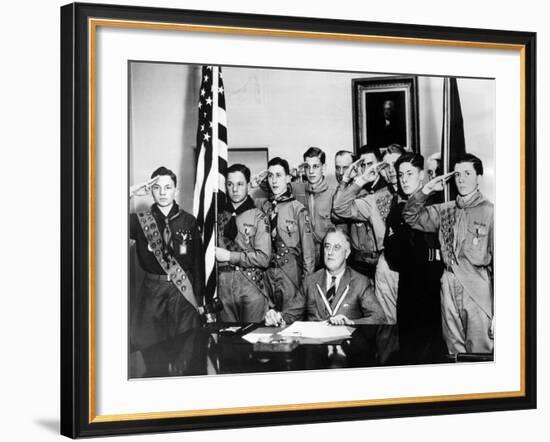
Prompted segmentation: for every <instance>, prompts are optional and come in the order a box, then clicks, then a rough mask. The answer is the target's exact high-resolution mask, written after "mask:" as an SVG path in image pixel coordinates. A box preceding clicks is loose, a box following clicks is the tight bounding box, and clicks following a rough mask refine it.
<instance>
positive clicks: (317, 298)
mask: <svg viewBox="0 0 550 442" xmlns="http://www.w3.org/2000/svg"><path fill="white" fill-rule="evenodd" d="M328 277H329V276H328V273H327V270H326V269H324V268H322V269H320V270H317V271H316V272H315V273H314V274H313V275H310V276H308V277H307V278H306V280H305V281H304V284H303V288H302V291H303V293H304V296H305V299H306V306H305V309H306V314H305V316H306V320H308V321H324V320H327V319H329V318H330V317H331V316H336V315H344V316H345V317H347V318H348V319H351V320H353V321H354V322H355V323H356V324H385V323H386V318H385V315H384V312H383V311H382V307H381V306H380V304H379V303H378V301H377V300H376V297H375V295H374V286H373V284H372V281H371V280H370V279H368V278H367V277H366V276H364V275H361V274H360V273H358V272H356V271H355V270H353V269H351V268H349V267H347V268H346V270H345V271H344V274H343V275H342V278H341V279H340V282H339V283H338V287H337V289H336V295H335V296H334V298H333V299H332V302H330V301H329V298H328V296H327V278H328ZM328 285H330V284H328Z"/></svg>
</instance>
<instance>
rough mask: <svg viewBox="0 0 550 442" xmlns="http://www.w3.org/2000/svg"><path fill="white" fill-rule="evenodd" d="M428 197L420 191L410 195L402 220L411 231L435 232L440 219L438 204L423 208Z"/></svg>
mask: <svg viewBox="0 0 550 442" xmlns="http://www.w3.org/2000/svg"><path fill="white" fill-rule="evenodd" d="M429 197H430V195H426V194H425V193H424V192H422V190H419V191H417V192H416V193H414V194H413V195H411V196H410V197H409V199H408V201H407V204H405V207H404V209H403V212H402V216H403V219H404V220H405V222H406V223H407V224H408V225H409V226H411V227H412V228H413V229H416V230H422V231H423V232H437V230H438V229H439V224H440V221H441V218H440V216H439V208H440V204H434V205H432V206H427V207H425V204H426V201H428V198H429Z"/></svg>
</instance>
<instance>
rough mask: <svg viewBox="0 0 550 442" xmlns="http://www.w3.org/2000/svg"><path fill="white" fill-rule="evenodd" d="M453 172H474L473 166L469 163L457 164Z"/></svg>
mask: <svg viewBox="0 0 550 442" xmlns="http://www.w3.org/2000/svg"><path fill="white" fill-rule="evenodd" d="M455 170H456V171H457V172H458V171H461V170H475V169H474V165H473V164H472V163H470V162H464V163H457V164H455Z"/></svg>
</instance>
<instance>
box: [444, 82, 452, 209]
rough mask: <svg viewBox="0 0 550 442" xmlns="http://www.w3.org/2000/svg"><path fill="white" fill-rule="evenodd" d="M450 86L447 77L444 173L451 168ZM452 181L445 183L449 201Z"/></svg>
mask: <svg viewBox="0 0 550 442" xmlns="http://www.w3.org/2000/svg"><path fill="white" fill-rule="evenodd" d="M449 86H450V79H449V77H445V78H444V79H443V174H446V173H449V169H450V166H451V164H450V160H451V158H450V157H451V152H450V137H449V131H450V111H449V100H450V97H449V89H450V88H449ZM450 185H451V183H450V181H448V182H447V183H445V185H444V187H443V196H444V201H449V198H450Z"/></svg>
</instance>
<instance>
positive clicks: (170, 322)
mask: <svg viewBox="0 0 550 442" xmlns="http://www.w3.org/2000/svg"><path fill="white" fill-rule="evenodd" d="M130 312H131V313H130V314H131V316H130V346H131V350H132V351H135V350H141V349H143V348H146V347H148V346H150V345H153V344H156V343H158V342H162V341H164V340H165V339H168V338H170V337H173V336H177V335H179V334H181V333H184V332H186V331H188V330H190V329H193V328H196V327H199V326H200V317H199V314H198V312H197V311H196V310H195V308H194V307H193V306H192V305H191V304H190V303H189V301H187V299H185V297H184V296H183V295H182V294H181V293H180V292H179V290H178V289H177V288H176V287H175V286H174V284H173V283H172V282H170V281H162V280H153V279H150V278H149V277H147V276H145V279H144V280H143V284H142V286H141V290H140V295H139V297H138V299H137V303H136V304H135V305H131V306H130Z"/></svg>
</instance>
